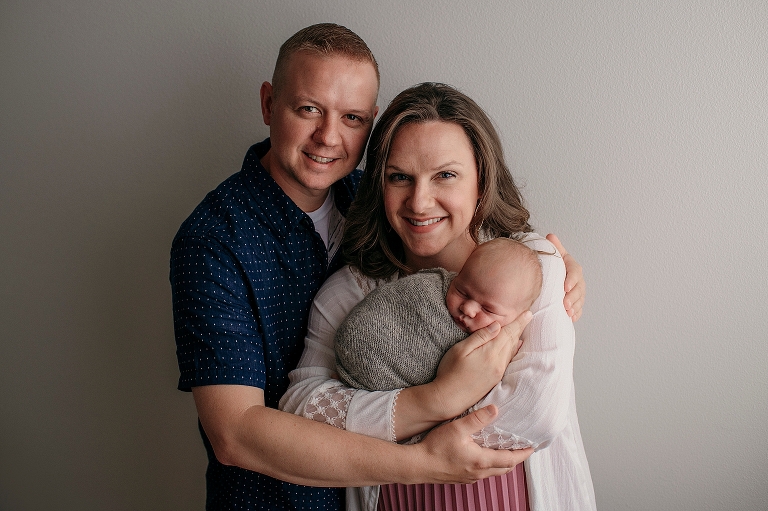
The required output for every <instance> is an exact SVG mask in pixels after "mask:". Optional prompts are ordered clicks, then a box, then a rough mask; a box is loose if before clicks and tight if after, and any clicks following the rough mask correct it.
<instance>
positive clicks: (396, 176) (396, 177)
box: [387, 172, 408, 182]
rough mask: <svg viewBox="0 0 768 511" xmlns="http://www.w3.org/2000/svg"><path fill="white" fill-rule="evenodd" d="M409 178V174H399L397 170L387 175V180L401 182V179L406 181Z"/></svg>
mask: <svg viewBox="0 0 768 511" xmlns="http://www.w3.org/2000/svg"><path fill="white" fill-rule="evenodd" d="M407 179H408V176H406V175H405V174H398V173H396V172H393V173H392V174H390V175H389V176H387V180H389V181H392V182H401V181H406V180H407Z"/></svg>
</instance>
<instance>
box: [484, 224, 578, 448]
mask: <svg viewBox="0 0 768 511" xmlns="http://www.w3.org/2000/svg"><path fill="white" fill-rule="evenodd" d="M527 240H528V241H526V244H527V245H528V246H529V247H531V248H533V249H534V250H540V251H542V252H553V251H555V248H554V246H553V245H552V244H550V243H549V242H547V241H546V240H544V239H543V238H541V237H539V236H538V235H530V236H529V237H528V239H527ZM539 260H540V261H541V263H542V272H543V277H544V278H543V284H542V290H541V294H540V296H539V298H538V299H537V300H536V302H534V304H533V306H532V307H531V311H532V312H533V319H532V320H531V322H530V323H529V324H528V327H527V328H526V329H525V332H523V344H522V347H521V348H520V351H519V352H518V354H517V355H516V356H515V357H514V359H513V360H512V362H511V363H510V364H509V367H508V368H507V371H506V373H505V375H504V378H503V379H502V381H501V383H500V384H499V385H497V386H496V387H495V388H494V389H493V390H492V391H491V392H490V393H489V394H488V395H487V396H486V397H485V398H483V399H482V400H481V401H480V402H479V403H478V404H477V405H476V406H478V407H481V406H486V405H488V404H490V403H493V404H496V405H497V406H498V407H499V417H498V419H497V420H496V422H495V423H494V424H492V425H491V426H489V427H487V428H485V429H484V430H483V431H482V432H481V435H480V436H481V437H482V438H483V439H484V440H485V445H493V444H498V445H495V446H497V447H506V448H508V447H516V448H519V447H520V446H534V447H539V448H540V447H544V446H546V445H548V444H549V442H550V441H551V440H552V439H553V438H554V437H556V436H557V435H558V434H559V433H560V431H562V429H563V428H564V427H565V425H566V423H567V420H568V410H569V403H570V396H571V392H572V389H573V354H574V348H575V333H574V329H573V323H572V321H571V319H570V318H569V316H568V314H567V313H566V311H565V309H564V308H563V305H562V300H563V295H564V289H563V280H564V279H565V265H564V264H563V260H562V258H561V257H560V255H559V254H557V255H544V254H542V255H539ZM473 409H474V407H473ZM489 440H490V441H489Z"/></svg>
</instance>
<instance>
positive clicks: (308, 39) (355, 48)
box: [272, 23, 380, 95]
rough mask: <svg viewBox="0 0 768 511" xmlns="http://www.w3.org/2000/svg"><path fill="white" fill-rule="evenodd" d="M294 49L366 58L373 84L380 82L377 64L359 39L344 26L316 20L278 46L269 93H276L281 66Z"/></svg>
mask: <svg viewBox="0 0 768 511" xmlns="http://www.w3.org/2000/svg"><path fill="white" fill-rule="evenodd" d="M298 52H307V53H314V54H316V55H321V56H326V57H327V56H331V55H343V56H345V57H348V58H350V59H352V60H356V61H359V62H370V63H371V65H372V66H373V69H374V70H375V71H376V87H377V89H378V85H379V82H380V77H379V64H378V63H377V62H376V58H375V57H374V56H373V53H372V52H371V49H370V48H368V45H367V44H365V41H363V39H362V38H361V37H360V36H359V35H357V34H355V33H354V32H352V31H351V30H350V29H348V28H347V27H344V26H341V25H337V24H335V23H318V24H316V25H310V26H308V27H306V28H303V29H301V30H299V31H298V32H296V33H295V34H293V35H292V36H291V37H290V38H288V40H287V41H285V42H284V43H283V45H282V46H281V47H280V52H279V53H278V54H277V62H276V63H275V71H274V73H273V74H272V89H273V91H274V92H273V94H275V95H277V94H279V93H280V89H281V88H282V86H283V85H284V80H285V70H286V68H287V67H288V60H289V59H290V57H291V55H293V54H294V53H298Z"/></svg>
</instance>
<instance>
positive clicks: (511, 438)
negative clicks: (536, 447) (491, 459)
mask: <svg viewBox="0 0 768 511" xmlns="http://www.w3.org/2000/svg"><path fill="white" fill-rule="evenodd" d="M472 440H474V441H475V443H476V444H477V445H479V446H481V447H489V448H491V449H525V448H526V447H530V445H531V444H530V443H528V442H522V441H521V439H520V438H518V437H517V436H515V435H512V434H510V433H505V432H503V431H501V430H500V429H498V428H496V427H494V426H490V427H487V428H485V429H483V430H481V431H478V432H477V433H474V434H473V435H472Z"/></svg>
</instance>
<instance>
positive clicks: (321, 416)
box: [304, 383, 355, 429]
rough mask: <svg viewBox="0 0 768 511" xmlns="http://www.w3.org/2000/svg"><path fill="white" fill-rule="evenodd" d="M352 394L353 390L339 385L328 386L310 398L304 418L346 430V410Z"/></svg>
mask: <svg viewBox="0 0 768 511" xmlns="http://www.w3.org/2000/svg"><path fill="white" fill-rule="evenodd" d="M354 393H355V389H350V388H346V387H344V386H343V385H341V384H340V383H339V384H338V385H333V386H329V387H327V388H325V389H324V390H323V391H321V392H318V393H317V394H315V395H313V396H312V397H311V398H310V400H309V402H308V403H307V406H306V407H305V408H304V417H306V418H307V419H312V420H313V421H317V422H324V423H325V424H330V425H331V426H335V427H337V428H339V429H347V410H348V409H349V403H351V402H352V396H353V395H354Z"/></svg>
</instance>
